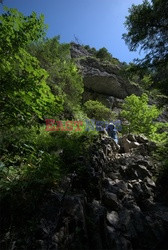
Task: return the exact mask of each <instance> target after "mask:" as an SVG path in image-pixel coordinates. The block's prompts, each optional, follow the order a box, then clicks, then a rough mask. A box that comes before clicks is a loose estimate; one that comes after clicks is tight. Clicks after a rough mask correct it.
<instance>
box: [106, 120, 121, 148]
mask: <svg viewBox="0 0 168 250" xmlns="http://www.w3.org/2000/svg"><path fill="white" fill-rule="evenodd" d="M106 130H107V133H108V135H109V136H110V137H111V138H112V139H113V140H114V141H115V142H116V143H117V144H118V131H117V129H116V127H115V125H114V124H113V123H112V122H110V123H109V124H108V125H107V128H106Z"/></svg>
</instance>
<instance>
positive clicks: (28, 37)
mask: <svg viewBox="0 0 168 250" xmlns="http://www.w3.org/2000/svg"><path fill="white" fill-rule="evenodd" d="M5 11H6V12H5V13H3V14H2V15H1V16H0V34H1V36H0V44H1V47H0V72H1V74H0V84H1V88H0V106H1V113H0V119H1V125H2V126H9V125H11V126H14V125H16V124H21V123H24V124H25V123H26V122H27V121H29V122H30V121H31V122H32V120H34V118H35V117H38V118H42V117H43V116H44V115H47V114H49V113H50V110H51V109H52V110H53V111H54V112H53V113H55V114H57V113H58V112H59V111H60V110H61V108H62V100H61V99H60V98H59V97H58V96H54V95H53V94H52V93H51V90H50V88H49V86H48V85H47V84H46V79H47V77H48V74H47V72H46V71H45V70H44V69H42V68H41V67H40V65H39V62H38V60H37V59H36V58H35V57H33V56H31V55H30V54H29V53H28V52H27V50H26V48H27V46H28V45H29V44H30V43H31V42H32V41H35V40H39V39H40V38H41V37H43V36H44V34H45V32H44V31H45V29H46V26H45V25H44V22H43V19H44V17H43V16H42V15H41V16H39V17H37V15H36V13H34V12H33V13H32V14H31V15H30V16H27V17H26V16H24V15H23V14H22V13H20V12H18V11H17V10H16V9H8V8H5Z"/></svg>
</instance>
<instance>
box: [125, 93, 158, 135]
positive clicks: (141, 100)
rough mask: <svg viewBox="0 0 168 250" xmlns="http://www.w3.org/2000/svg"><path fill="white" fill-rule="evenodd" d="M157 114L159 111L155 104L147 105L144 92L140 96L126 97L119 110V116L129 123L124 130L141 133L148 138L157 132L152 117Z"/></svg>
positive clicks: (146, 97) (154, 117) (155, 116)
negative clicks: (121, 108)
mask: <svg viewBox="0 0 168 250" xmlns="http://www.w3.org/2000/svg"><path fill="white" fill-rule="evenodd" d="M159 114H160V111H159V110H158V109H157V107H156V106H155V105H151V106H149V105H148V96H147V95H146V94H143V95H142V96H141V97H138V96H136V95H131V96H129V97H126V99H125V103H124V104H123V110H122V111H121V116H122V117H123V118H125V119H126V120H127V121H128V122H129V125H128V126H126V127H125V130H126V132H129V133H138V134H141V133H142V134H144V135H146V136H148V137H150V138H154V137H155V134H156V132H157V129H158V126H157V125H158V124H157V122H154V119H156V118H157V117H158V115H159ZM159 126H160V124H159Z"/></svg>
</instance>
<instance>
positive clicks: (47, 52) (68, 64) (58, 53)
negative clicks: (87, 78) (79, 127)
mask: <svg viewBox="0 0 168 250" xmlns="http://www.w3.org/2000/svg"><path fill="white" fill-rule="evenodd" d="M29 51H30V53H31V54H32V55H33V56H35V57H36V58H37V59H38V60H39V62H40V66H41V67H42V68H43V69H45V70H46V71H47V72H48V74H49V77H48V79H47V83H48V85H49V86H50V88H51V89H52V92H53V93H54V95H59V97H61V98H62V100H63V103H64V104H63V107H64V109H63V113H62V118H65V119H66V118H68V119H70V118H72V117H74V115H75V113H76V112H77V111H78V110H79V106H80V104H81V103H80V102H81V97H82V93H83V82H82V78H81V76H80V75H79V73H78V70H77V67H76V65H75V64H74V62H73V61H72V59H71V57H70V45H69V44H60V43H59V37H54V38H52V39H45V40H43V41H42V42H41V41H40V42H38V43H33V44H31V45H30V47H29Z"/></svg>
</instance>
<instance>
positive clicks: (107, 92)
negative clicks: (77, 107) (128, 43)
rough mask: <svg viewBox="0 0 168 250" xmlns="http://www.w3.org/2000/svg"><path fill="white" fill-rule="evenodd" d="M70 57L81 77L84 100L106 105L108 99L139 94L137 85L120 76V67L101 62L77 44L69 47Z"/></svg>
mask: <svg viewBox="0 0 168 250" xmlns="http://www.w3.org/2000/svg"><path fill="white" fill-rule="evenodd" d="M71 56H72V58H75V60H76V62H77V65H78V67H79V69H80V71H81V72H82V75H83V79H84V86H85V93H84V99H85V100H88V99H89V98H90V97H92V99H98V100H101V101H103V102H106V104H108V103H109V102H107V101H106V100H108V98H109V97H114V98H119V99H124V98H125V97H126V96H128V95H131V94H136V95H140V94H141V90H140V88H139V87H138V86H137V85H135V84H132V83H130V82H129V81H128V79H126V78H124V77H123V76H122V74H121V72H120V71H121V65H119V64H118V65H115V64H110V63H104V62H101V61H100V60H98V59H96V58H95V57H92V55H91V54H89V52H88V51H87V50H86V49H85V48H83V47H82V46H81V45H78V44H72V45H71Z"/></svg>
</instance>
